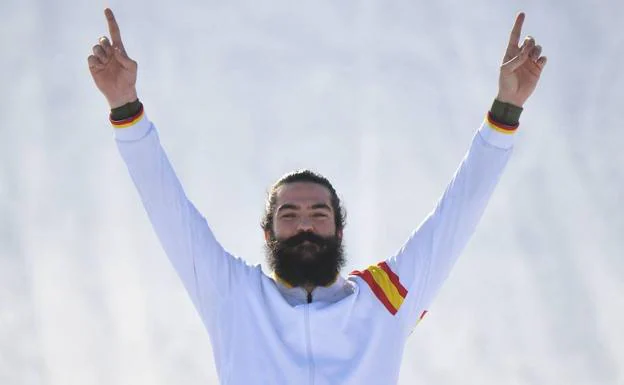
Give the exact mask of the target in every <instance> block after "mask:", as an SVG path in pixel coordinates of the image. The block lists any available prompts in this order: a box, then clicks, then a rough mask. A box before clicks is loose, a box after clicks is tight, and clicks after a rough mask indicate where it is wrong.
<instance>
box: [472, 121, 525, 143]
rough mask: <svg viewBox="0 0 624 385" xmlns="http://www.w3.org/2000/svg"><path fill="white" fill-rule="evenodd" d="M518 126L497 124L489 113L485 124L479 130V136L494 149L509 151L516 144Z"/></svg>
mask: <svg viewBox="0 0 624 385" xmlns="http://www.w3.org/2000/svg"><path fill="white" fill-rule="evenodd" d="M517 130H518V126H508V125H505V124H502V123H498V122H495V121H494V119H492V116H491V113H488V114H487V116H486V118H485V120H484V122H483V124H482V125H481V127H480V128H479V134H480V135H481V137H482V138H483V140H485V141H486V142H487V143H489V144H491V145H492V146H494V147H498V148H502V149H509V148H511V147H513V144H514V142H515V137H516V135H515V133H516V131H517Z"/></svg>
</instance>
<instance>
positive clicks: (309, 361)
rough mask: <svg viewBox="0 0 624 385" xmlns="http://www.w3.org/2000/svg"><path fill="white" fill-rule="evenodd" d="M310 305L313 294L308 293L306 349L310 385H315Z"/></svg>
mask: <svg viewBox="0 0 624 385" xmlns="http://www.w3.org/2000/svg"><path fill="white" fill-rule="evenodd" d="M310 303H312V293H308V303H307V304H306V305H305V329H306V345H307V346H306V348H307V351H308V363H309V367H310V385H314V358H312V341H311V339H310Z"/></svg>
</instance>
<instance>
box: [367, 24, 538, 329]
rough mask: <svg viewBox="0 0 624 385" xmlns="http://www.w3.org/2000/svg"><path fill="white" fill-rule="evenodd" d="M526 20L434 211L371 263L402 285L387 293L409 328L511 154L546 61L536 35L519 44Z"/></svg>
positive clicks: (514, 31)
mask: <svg viewBox="0 0 624 385" xmlns="http://www.w3.org/2000/svg"><path fill="white" fill-rule="evenodd" d="M523 22H524V14H523V13H521V14H519V15H518V17H517V18H516V22H515V24H514V27H513V29H512V32H511V37H510V40H509V45H508V47H507V51H506V53H505V56H504V59H503V62H502V65H501V67H500V76H499V91H498V95H497V97H496V100H495V101H494V104H493V106H492V109H491V110H490V112H489V113H488V115H487V117H486V119H485V121H484V122H483V124H482V125H481V127H480V128H479V129H478V131H477V133H476V134H475V136H474V138H473V140H472V143H471V146H470V148H469V150H468V152H467V154H466V156H465V157H464V159H463V160H462V162H461V164H460V166H459V168H458V169H457V171H456V173H455V175H454V176H453V178H452V180H451V182H450V183H449V185H448V187H447V188H446V190H445V191H444V194H443V195H442V197H441V198H440V200H439V201H438V203H437V205H436V206H435V208H434V210H433V211H432V212H431V213H430V214H429V215H428V216H427V218H426V219H425V220H424V221H423V222H422V223H421V224H420V226H419V227H418V228H417V229H416V230H415V231H414V232H413V233H412V235H411V236H410V238H409V239H408V241H407V242H406V243H405V245H404V246H403V247H402V248H401V250H400V251H399V252H398V253H397V254H396V255H395V256H393V257H391V258H388V259H387V260H386V261H384V262H385V264H384V263H381V264H380V265H379V266H378V267H375V266H373V267H371V268H369V269H372V270H371V271H372V272H376V274H377V275H378V276H379V277H385V276H386V275H387V276H388V277H392V279H388V280H387V281H388V282H390V283H392V285H393V286H396V287H398V288H399V289H398V290H394V289H391V290H389V291H388V293H389V296H391V297H392V298H393V303H394V307H395V308H396V307H399V309H398V311H397V312H396V315H397V316H398V317H401V318H403V319H405V320H406V321H407V322H406V325H407V326H408V330H411V327H413V326H414V324H415V323H416V322H417V321H418V320H419V319H420V318H421V317H422V316H423V315H424V314H425V313H426V311H427V310H428V308H429V305H430V304H431V301H432V300H433V298H434V297H435V295H436V294H437V292H438V291H439V289H440V287H441V285H442V283H443V282H444V280H445V279H446V277H447V276H448V274H449V272H450V270H451V268H452V266H453V265H454V263H455V261H456V260H457V257H458V256H459V254H460V253H461V251H462V250H463V249H464V247H465V246H466V244H467V243H468V241H469V239H470V237H471V236H472V234H473V233H474V231H475V228H476V226H477V224H478V222H479V220H480V218H481V216H482V214H483V212H484V210H485V208H486V206H487V203H488V201H489V199H490V197H491V195H492V193H493V191H494V188H495V187H496V184H497V183H498V180H499V179H500V176H501V175H502V172H503V170H504V168H505V165H506V164H507V161H508V160H509V157H510V155H511V152H512V146H513V141H514V134H515V132H516V130H517V127H518V124H519V123H518V119H519V116H520V112H521V111H522V106H523V105H524V103H525V101H526V100H527V99H528V97H529V96H530V95H531V94H532V92H533V91H534V90H535V87H536V85H537V82H538V80H539V77H540V75H541V72H542V70H543V68H544V66H545V64H546V58H545V57H541V56H540V54H541V47H540V46H538V45H536V44H535V40H534V39H533V38H531V37H527V38H526V39H525V40H524V42H523V43H522V46H518V44H519V39H520V33H521V29H522V23H523ZM382 270H386V271H385V272H384V271H382ZM388 270H391V271H388ZM384 273H385V274H384ZM388 287H390V288H391V287H392V286H388ZM395 310H396V309H395Z"/></svg>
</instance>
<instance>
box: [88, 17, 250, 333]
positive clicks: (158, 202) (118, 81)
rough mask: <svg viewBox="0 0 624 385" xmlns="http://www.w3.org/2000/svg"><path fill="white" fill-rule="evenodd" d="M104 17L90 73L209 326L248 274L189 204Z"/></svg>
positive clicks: (156, 224)
mask: <svg viewBox="0 0 624 385" xmlns="http://www.w3.org/2000/svg"><path fill="white" fill-rule="evenodd" d="M105 15H106V19H107V21H108V28H109V32H110V41H109V39H108V38H107V37H102V38H100V39H99V42H98V44H97V45H95V46H94V47H93V55H90V56H89V57H88V63H89V69H90V71H91V75H92V76H93V80H94V81H95V84H96V86H97V87H98V89H99V90H100V91H101V92H102V93H103V94H104V96H105V97H106V99H107V101H108V103H109V105H110V107H111V117H110V119H111V123H112V124H113V127H114V132H115V139H116V143H117V146H118V149H119V152H120V154H121V155H122V158H123V160H124V161H125V163H126V165H127V167H128V171H129V173H130V176H131V178H132V181H133V182H134V184H135V186H136V189H137V191H138V192H139V195H140V197H141V200H142V202H143V206H144V207H145V210H146V212H147V214H148V216H149V219H150V221H151V224H152V226H153V228H154V230H155V232H156V235H157V236H158V239H159V240H160V243H161V245H162V246H163V249H164V250H165V252H166V254H167V256H168V258H169V259H170V261H171V263H172V264H173V266H174V268H175V269H176V271H177V273H178V275H179V277H180V278H181V280H182V281H183V283H184V286H185V287H186V289H187V291H188V293H189V295H190V297H191V299H192V301H193V303H194V304H195V306H196V308H197V309H198V311H199V312H200V314H201V315H202V318H204V321H206V317H208V318H209V317H210V315H212V314H214V312H215V310H214V309H218V308H220V306H218V303H217V302H220V300H221V299H223V298H226V297H227V296H228V294H229V293H230V292H231V288H232V287H235V283H236V282H238V281H239V280H240V275H241V274H245V273H246V272H247V271H248V268H247V266H246V265H245V264H244V263H243V262H242V261H241V260H239V259H237V258H234V257H232V256H231V255H230V254H228V253H227V252H226V251H225V250H224V249H223V247H221V245H220V244H219V243H218V242H217V241H216V239H215V238H214V236H213V234H212V232H211V230H210V228H209V226H208V224H207V222H206V220H205V219H204V218H203V216H202V215H201V214H200V213H199V212H198V211H197V210H196V208H195V207H194V206H193V204H192V203H191V202H190V201H189V200H188V199H187V197H186V195H185V193H184V190H183V188H182V186H181V184H180V182H179V180H178V178H177V176H176V174H175V172H174V170H173V168H172V166H171V163H170V162H169V159H168V158H167V155H166V154H165V151H164V150H163V148H162V146H161V144H160V141H159V138H158V133H157V131H156V128H155V127H154V125H153V124H152V123H151V122H150V121H149V120H148V118H147V116H146V114H145V112H144V111H143V106H142V105H141V103H140V102H139V101H138V98H137V92H136V88H135V84H136V79H137V63H136V62H135V61H134V60H132V59H130V57H129V56H128V54H127V52H126V50H125V48H124V46H123V43H122V40H121V34H120V31H119V26H118V24H117V21H116V20H115V17H114V15H113V13H112V11H111V10H110V9H106V10H105ZM111 43H112V44H111Z"/></svg>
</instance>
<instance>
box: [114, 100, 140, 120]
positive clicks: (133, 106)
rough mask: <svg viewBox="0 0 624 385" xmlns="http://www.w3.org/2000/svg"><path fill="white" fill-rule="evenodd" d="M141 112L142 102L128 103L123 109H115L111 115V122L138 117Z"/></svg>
mask: <svg viewBox="0 0 624 385" xmlns="http://www.w3.org/2000/svg"><path fill="white" fill-rule="evenodd" d="M140 111H141V102H140V101H139V99H137V100H135V101H134V102H130V103H126V104H124V105H123V106H121V107H117V108H113V109H112V110H111V113H110V120H112V121H119V120H126V119H129V118H132V117H133V116H136V115H138V114H139V112H140Z"/></svg>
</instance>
